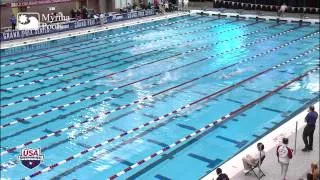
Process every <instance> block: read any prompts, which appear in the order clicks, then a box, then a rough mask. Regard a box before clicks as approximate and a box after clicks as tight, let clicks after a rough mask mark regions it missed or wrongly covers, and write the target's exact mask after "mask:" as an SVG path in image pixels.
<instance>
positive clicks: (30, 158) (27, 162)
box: [18, 148, 44, 169]
mask: <svg viewBox="0 0 320 180" xmlns="http://www.w3.org/2000/svg"><path fill="white" fill-rule="evenodd" d="M18 159H19V160H20V161H21V163H22V165H24V166H25V167H27V168H29V169H33V168H35V167H37V166H38V165H39V164H40V163H41V162H42V161H43V159H44V156H43V155H41V149H40V148H38V149H32V148H26V149H22V150H21V154H20V155H19V156H18Z"/></svg>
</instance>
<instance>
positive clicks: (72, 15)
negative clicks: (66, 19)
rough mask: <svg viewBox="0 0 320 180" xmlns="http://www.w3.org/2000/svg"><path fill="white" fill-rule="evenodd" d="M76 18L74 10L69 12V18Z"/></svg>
mask: <svg viewBox="0 0 320 180" xmlns="http://www.w3.org/2000/svg"><path fill="white" fill-rule="evenodd" d="M76 16H77V12H76V10H75V9H72V10H71V18H76Z"/></svg>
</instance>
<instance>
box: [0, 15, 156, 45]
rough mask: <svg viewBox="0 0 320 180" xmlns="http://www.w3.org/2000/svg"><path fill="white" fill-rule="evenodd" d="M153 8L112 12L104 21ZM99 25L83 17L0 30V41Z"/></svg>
mask: <svg viewBox="0 0 320 180" xmlns="http://www.w3.org/2000/svg"><path fill="white" fill-rule="evenodd" d="M155 14H156V13H155V10H153V9H148V10H142V11H133V12H129V13H124V14H114V15H112V16H108V17H107V18H105V19H106V22H105V23H113V22H117V21H123V20H128V19H134V18H140V17H145V16H150V15H155ZM96 25H100V19H99V18H97V19H83V20H79V21H72V22H66V23H56V24H49V25H47V26H44V27H41V28H40V29H38V30H15V31H7V32H1V41H9V40H14V39H21V38H27V37H32V36H39V35H45V34H51V33H57V32H64V31H69V30H73V29H80V28H85V27H90V26H96Z"/></svg>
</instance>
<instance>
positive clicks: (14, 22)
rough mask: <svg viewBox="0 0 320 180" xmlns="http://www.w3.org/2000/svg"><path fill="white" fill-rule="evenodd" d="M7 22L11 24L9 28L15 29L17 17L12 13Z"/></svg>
mask: <svg viewBox="0 0 320 180" xmlns="http://www.w3.org/2000/svg"><path fill="white" fill-rule="evenodd" d="M9 22H10V24H11V29H12V30H15V29H16V26H17V19H16V17H15V16H14V15H12V16H11V18H10V19H9Z"/></svg>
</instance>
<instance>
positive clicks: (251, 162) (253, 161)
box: [242, 142, 265, 174]
mask: <svg viewBox="0 0 320 180" xmlns="http://www.w3.org/2000/svg"><path fill="white" fill-rule="evenodd" d="M257 148H258V151H257V152H256V153H255V154H253V155H250V154H247V155H246V156H245V157H243V158H242V163H243V167H244V169H243V173H245V174H247V173H248V172H249V171H250V168H251V167H252V166H256V165H257V164H258V163H259V162H260V160H261V159H262V158H263V157H264V156H265V152H264V145H263V144H262V143H261V142H259V143H258V144H257ZM260 158H261V159H260Z"/></svg>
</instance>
